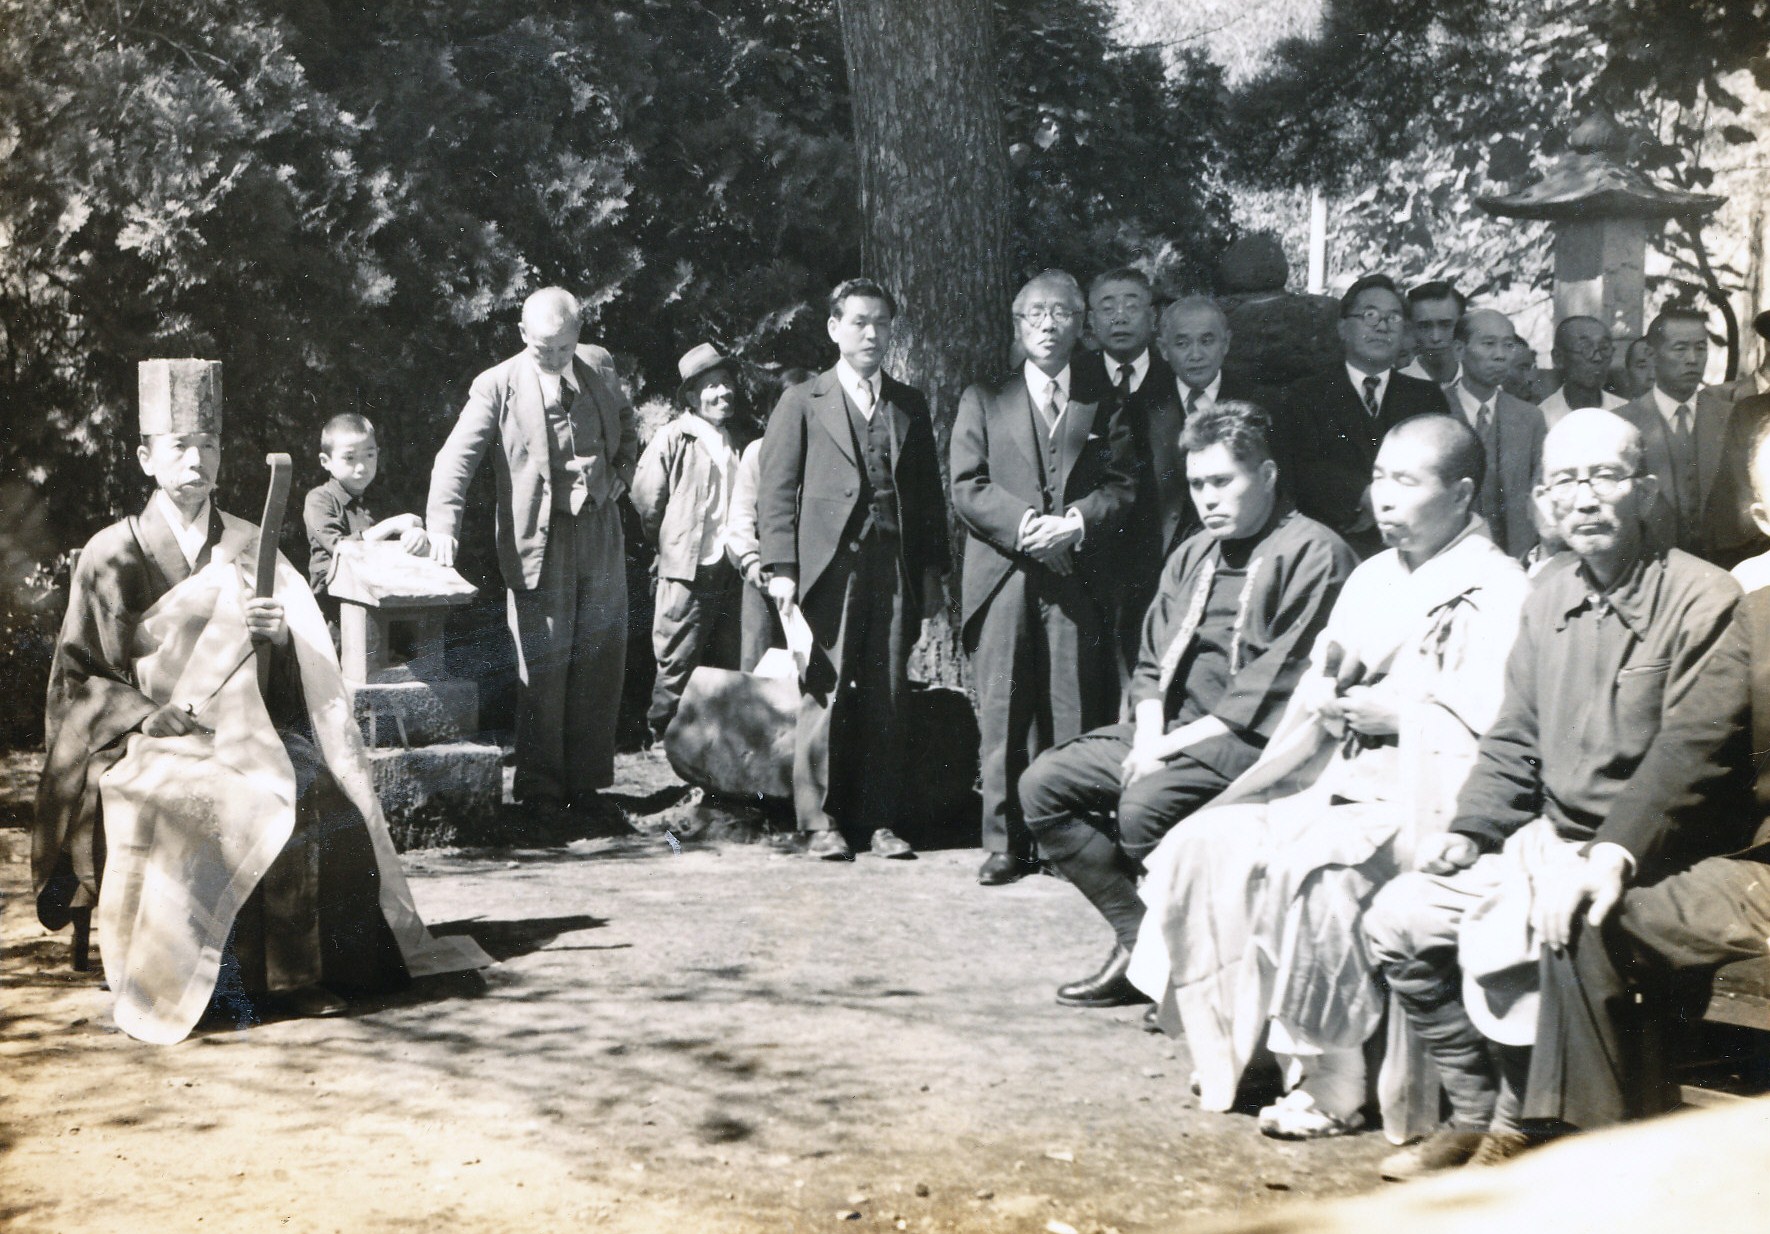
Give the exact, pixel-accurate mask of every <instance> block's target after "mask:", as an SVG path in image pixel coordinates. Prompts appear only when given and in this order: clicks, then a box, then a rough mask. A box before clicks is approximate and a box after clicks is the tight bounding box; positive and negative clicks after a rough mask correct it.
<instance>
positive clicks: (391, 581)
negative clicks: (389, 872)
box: [326, 540, 503, 848]
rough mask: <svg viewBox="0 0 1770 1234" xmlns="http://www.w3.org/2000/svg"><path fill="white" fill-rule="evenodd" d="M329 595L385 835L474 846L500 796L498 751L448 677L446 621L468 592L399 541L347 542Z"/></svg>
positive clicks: (461, 685)
mask: <svg viewBox="0 0 1770 1234" xmlns="http://www.w3.org/2000/svg"><path fill="white" fill-rule="evenodd" d="M326 589H327V591H328V592H330V593H331V595H332V597H333V598H334V599H336V600H337V601H338V602H339V627H340V629H339V633H340V642H341V648H340V653H341V654H340V657H339V659H340V662H341V665H342V667H343V669H344V681H345V685H346V686H347V687H348V689H349V691H350V695H351V702H352V706H353V707H354V708H355V711H356V718H357V723H358V725H359V726H360V727H361V728H362V731H363V738H364V740H365V741H366V742H367V744H368V746H369V766H370V768H371V770H372V771H373V772H374V777H375V790H376V793H377V794H378V795H379V796H380V798H381V809H382V812H383V813H384V814H385V815H386V816H387V825H388V829H389V830H390V831H391V832H392V833H393V837H394V840H395V842H396V843H397V844H398V845H399V847H401V848H415V847H421V846H427V845H432V844H439V843H462V842H471V841H473V840H474V839H477V838H479V837H480V836H482V835H484V834H485V833H486V831H487V830H488V829H489V828H490V826H491V824H492V822H493V819H494V816H495V814H496V812H497V809H498V803H499V801H500V799H501V796H502V786H503V780H502V771H501V761H502V751H500V750H499V748H498V747H497V746H495V745H488V744H485V743H482V742H479V741H477V740H476V739H475V734H476V731H477V729H478V728H479V693H478V690H477V689H476V688H475V687H474V684H473V682H471V681H464V680H461V679H459V678H454V677H450V676H449V673H448V669H447V666H446V665H445V663H444V660H443V619H444V617H445V616H446V615H447V613H448V611H449V609H450V608H453V607H455V606H457V605H461V604H466V603H468V602H469V601H470V600H472V599H473V595H474V591H475V588H474V586H473V584H471V583H469V582H468V581H467V580H466V579H464V578H462V577H461V576H460V575H459V574H457V573H456V572H455V571H454V570H451V569H450V568H448V567H447V566H442V565H438V564H437V563H436V562H434V561H432V560H430V559H429V558H428V557H415V556H412V555H410V554H408V553H406V552H405V550H403V549H402V548H400V546H399V545H398V544H396V543H392V542H388V541H382V542H378V543H369V544H366V543H364V542H362V541H360V540H343V541H340V542H339V544H338V550H337V565H336V568H335V570H334V572H333V575H332V579H331V581H330V582H329V583H328V584H327V585H326Z"/></svg>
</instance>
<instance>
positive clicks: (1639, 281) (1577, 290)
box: [1476, 112, 1727, 338]
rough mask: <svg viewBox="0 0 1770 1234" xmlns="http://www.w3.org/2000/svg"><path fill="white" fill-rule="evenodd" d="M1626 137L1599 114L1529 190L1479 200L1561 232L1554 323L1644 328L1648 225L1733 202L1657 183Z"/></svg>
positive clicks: (1572, 136)
mask: <svg viewBox="0 0 1770 1234" xmlns="http://www.w3.org/2000/svg"><path fill="white" fill-rule="evenodd" d="M1627 145H1628V138H1627V135H1626V134H1625V133H1624V132H1623V130H1622V128H1621V126H1619V125H1618V124H1617V122H1616V121H1615V120H1613V119H1612V118H1611V117H1610V116H1608V115H1606V114H1604V113H1602V112H1598V113H1595V114H1593V115H1591V116H1588V117H1587V118H1586V119H1585V120H1582V121H1581V122H1580V123H1579V124H1578V125H1576V126H1575V127H1574V130H1573V132H1571V133H1569V134H1568V137H1567V152H1566V153H1565V154H1563V155H1561V157H1560V158H1558V159H1556V160H1555V163H1554V165H1553V166H1551V167H1550V168H1549V170H1548V171H1547V172H1545V173H1544V174H1543V177H1542V179H1540V180H1538V181H1537V182H1536V183H1535V184H1533V185H1531V186H1530V187H1529V188H1527V189H1524V190H1523V191H1522V192H1518V193H1512V194H1509V195H1507V196H1503V197H1482V198H1478V199H1477V203H1476V204H1478V205H1479V206H1480V207H1481V208H1482V209H1483V210H1486V211H1487V212H1488V213H1489V214H1494V215H1499V216H1501V217H1505V218H1521V219H1547V220H1549V222H1550V223H1551V225H1552V231H1553V234H1554V237H1555V320H1556V321H1560V320H1561V319H1563V318H1565V317H1574V316H1586V317H1596V318H1597V319H1598V320H1599V321H1602V322H1603V323H1604V324H1605V326H1606V327H1607V328H1608V329H1609V330H1610V333H1611V335H1612V337H1617V338H1620V337H1631V338H1632V337H1635V336H1638V335H1639V334H1640V333H1641V327H1642V314H1643V308H1644V305H1643V299H1644V295H1643V293H1644V292H1645V282H1644V273H1645V263H1646V259H1647V226H1648V224H1649V223H1653V224H1655V226H1656V227H1659V226H1663V225H1664V223H1665V221H1666V220H1667V219H1673V218H1683V219H1690V220H1692V221H1694V220H1698V219H1702V218H1706V217H1708V216H1709V215H1711V214H1713V213H1714V212H1715V211H1716V210H1718V209H1720V208H1721V205H1722V203H1724V202H1725V201H1726V200H1727V199H1726V198H1725V197H1719V196H1716V195H1714V194H1712V193H1686V192H1684V191H1683V190H1681V189H1674V188H1666V187H1664V186H1662V185H1659V184H1656V183H1655V182H1654V181H1653V180H1652V179H1651V178H1649V177H1648V176H1647V175H1646V174H1644V173H1643V172H1640V171H1637V170H1636V169H1634V168H1632V167H1627V166H1624V165H1623V164H1622V163H1621V162H1620V160H1621V158H1622V157H1623V154H1624V152H1625V150H1626V148H1627Z"/></svg>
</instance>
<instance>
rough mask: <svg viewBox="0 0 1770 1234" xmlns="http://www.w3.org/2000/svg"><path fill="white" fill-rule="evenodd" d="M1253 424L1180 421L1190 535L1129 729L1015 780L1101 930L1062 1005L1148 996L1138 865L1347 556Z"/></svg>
mask: <svg viewBox="0 0 1770 1234" xmlns="http://www.w3.org/2000/svg"><path fill="white" fill-rule="evenodd" d="M1268 433H1269V421H1268V420H1267V417H1266V413H1265V412H1263V411H1261V410H1260V409H1259V408H1258V407H1255V406H1254V405H1253V404H1251V403H1242V402H1236V401H1233V400H1230V401H1225V402H1222V403H1218V404H1217V405H1216V406H1214V407H1212V408H1210V409H1209V410H1207V411H1202V412H1200V413H1199V414H1197V415H1195V416H1194V417H1192V418H1191V419H1189V420H1187V422H1186V427H1185V430H1184V431H1183V432H1182V433H1181V436H1180V446H1181V449H1182V450H1183V451H1184V452H1185V454H1186V476H1187V482H1188V484H1189V486H1190V489H1191V493H1192V501H1193V505H1194V506H1195V508H1196V509H1197V511H1198V515H1199V518H1200V520H1201V521H1202V522H1203V523H1204V530H1202V531H1200V532H1198V533H1197V534H1196V535H1193V536H1192V537H1190V538H1189V539H1187V540H1186V541H1184V542H1183V543H1181V545H1180V546H1179V547H1178V548H1176V549H1175V550H1174V553H1173V555H1172V556H1171V557H1169V558H1168V564H1167V566H1166V567H1165V568H1164V569H1163V571H1162V577H1161V583H1160V585H1159V586H1158V588H1157V590H1156V595H1155V599H1154V601H1153V602H1152V603H1151V604H1150V606H1149V612H1148V614H1147V616H1146V617H1145V618H1144V621H1143V649H1142V651H1141V653H1140V654H1139V656H1138V661H1137V667H1136V669H1135V670H1134V671H1133V673H1132V675H1131V686H1130V697H1131V702H1132V704H1133V707H1134V715H1135V719H1134V720H1133V722H1131V723H1129V724H1114V725H1110V726H1108V727H1105V728H1097V729H1095V730H1093V731H1092V732H1089V733H1084V734H1082V735H1081V736H1080V737H1077V738H1074V739H1073V740H1071V741H1067V742H1065V743H1063V744H1062V745H1060V746H1056V747H1054V748H1053V749H1050V750H1047V751H1046V752H1045V753H1043V754H1041V755H1040V756H1039V757H1038V759H1037V761H1035V762H1034V763H1033V765H1032V766H1031V767H1030V768H1028V769H1027V771H1026V774H1025V775H1023V776H1022V777H1021V780H1020V806H1021V810H1022V812H1023V813H1024V815H1025V817H1026V825H1027V827H1028V828H1029V829H1030V830H1031V831H1032V833H1033V836H1034V837H1035V838H1036V839H1037V840H1038V842H1039V851H1040V852H1042V853H1043V854H1044V856H1045V859H1046V860H1047V861H1050V862H1052V863H1053V864H1054V865H1056V866H1057V868H1058V869H1059V870H1061V871H1062V872H1063V874H1064V876H1065V877H1066V878H1068V879H1069V881H1070V882H1072V883H1074V884H1075V886H1076V889H1077V890H1078V891H1080V892H1081V893H1082V894H1083V895H1084V896H1086V897H1087V898H1088V901H1089V903H1091V904H1092V905H1093V906H1094V907H1095V909H1096V910H1098V911H1099V913H1100V915H1101V916H1102V917H1104V918H1106V921H1107V923H1108V924H1109V925H1110V926H1111V927H1112V930H1113V935H1114V945H1113V949H1112V952H1111V954H1110V955H1109V956H1108V957H1107V961H1106V964H1105V965H1104V967H1102V969H1101V970H1100V971H1099V972H1098V973H1096V974H1094V975H1093V976H1091V977H1088V978H1085V979H1083V980H1081V981H1077V982H1073V983H1071V984H1069V985H1066V986H1063V987H1061V988H1060V989H1059V990H1058V991H1057V1001H1058V1002H1060V1003H1062V1004H1064V1005H1065V1006H1069V1007H1114V1006H1121V1005H1124V1004H1128V1003H1138V1002H1146V1001H1148V1000H1147V998H1146V996H1145V995H1143V994H1142V993H1141V992H1139V991H1138V990H1137V988H1136V987H1135V986H1133V985H1132V984H1131V982H1130V980H1129V978H1128V977H1127V976H1126V969H1127V967H1128V965H1129V962H1130V954H1131V948H1132V947H1133V946H1134V945H1135V944H1136V942H1137V932H1138V928H1139V926H1140V925H1141V924H1142V921H1143V902H1142V901H1141V900H1139V899H1138V896H1137V886H1136V883H1135V881H1134V876H1135V872H1136V870H1137V869H1138V864H1139V863H1140V862H1141V861H1142V860H1143V858H1144V857H1147V856H1148V855H1149V854H1150V853H1151V852H1152V851H1154V849H1155V847H1156V845H1157V844H1159V843H1160V842H1161V839H1162V837H1163V836H1164V835H1166V834H1167V833H1168V831H1169V830H1170V829H1171V828H1173V827H1174V825H1175V824H1176V823H1178V822H1180V821H1181V820H1182V819H1184V818H1186V817H1187V816H1188V815H1190V814H1191V813H1192V812H1193V811H1194V810H1197V809H1198V808H1199V807H1200V806H1202V805H1204V804H1206V803H1207V802H1209V801H1210V800H1211V799H1213V798H1214V797H1216V796H1217V794H1218V793H1220V792H1222V791H1223V789H1224V788H1226V787H1227V786H1228V785H1229V783H1230V781H1232V780H1234V779H1235V778H1236V777H1237V776H1239V775H1240V774H1241V773H1242V772H1244V771H1246V770H1247V769H1248V768H1249V767H1251V766H1252V765H1253V763H1254V760H1256V759H1257V758H1259V756H1260V751H1261V749H1262V748H1263V747H1264V746H1265V744H1266V739H1267V738H1268V737H1270V736H1271V735H1272V730H1273V729H1274V727H1276V725H1277V723H1278V719H1279V716H1280V715H1281V714H1283V712H1284V709H1285V704H1286V703H1287V702H1288V701H1289V699H1290V696H1291V692H1292V690H1294V689H1295V688H1296V685H1297V681H1298V679H1299V678H1300V677H1301V676H1302V673H1303V670H1304V668H1305V667H1306V666H1307V665H1308V661H1309V650H1310V648H1311V647H1312V646H1313V645H1314V642H1315V637H1316V635H1317V634H1319V633H1320V632H1321V629H1322V626H1323V625H1324V624H1325V622H1326V621H1327V616H1328V613H1329V611H1330V610H1331V609H1332V608H1333V606H1334V599H1335V597H1336V596H1338V595H1339V592H1340V586H1341V584H1343V583H1344V582H1345V581H1346V578H1347V576H1348V575H1350V574H1351V573H1352V569H1353V567H1354V566H1356V565H1357V564H1358V559H1357V558H1356V557H1355V556H1353V554H1352V550H1351V549H1349V548H1348V547H1346V543H1345V541H1343V540H1341V539H1340V537H1339V536H1337V535H1335V534H1334V533H1333V532H1331V531H1329V530H1328V529H1327V528H1326V527H1324V526H1322V525H1321V524H1320V523H1318V522H1316V521H1315V520H1314V519H1311V518H1306V517H1305V516H1303V515H1301V514H1299V513H1297V511H1296V510H1295V509H1294V508H1293V507H1292V506H1291V505H1290V503H1289V502H1288V501H1285V500H1284V499H1283V498H1282V497H1280V495H1279V492H1278V467H1277V465H1276V464H1275V463H1274V462H1273V461H1272V453H1271V445H1270V440H1269V436H1268Z"/></svg>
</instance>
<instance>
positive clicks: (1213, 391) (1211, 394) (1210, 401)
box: [1174, 369, 1363, 407]
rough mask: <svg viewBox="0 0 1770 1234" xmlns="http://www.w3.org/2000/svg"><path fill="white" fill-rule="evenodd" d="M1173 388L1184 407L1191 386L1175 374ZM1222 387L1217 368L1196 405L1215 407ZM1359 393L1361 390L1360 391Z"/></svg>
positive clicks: (1190, 394)
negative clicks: (1178, 394) (1178, 393)
mask: <svg viewBox="0 0 1770 1234" xmlns="http://www.w3.org/2000/svg"><path fill="white" fill-rule="evenodd" d="M1174 388H1175V389H1176V390H1178V391H1179V392H1180V406H1181V407H1185V406H1186V400H1187V399H1189V398H1191V397H1192V387H1191V386H1189V385H1187V384H1186V379H1185V378H1184V377H1180V376H1176V377H1175V378H1174ZM1222 389H1223V370H1222V369H1218V370H1217V375H1216V376H1215V377H1213V378H1211V380H1210V382H1209V383H1208V384H1207V385H1206V386H1205V388H1204V389H1202V390H1200V391H1199V392H1198V405H1199V406H1200V407H1215V406H1216V405H1217V394H1218V391H1220V390H1222ZM1360 393H1363V392H1362V391H1360Z"/></svg>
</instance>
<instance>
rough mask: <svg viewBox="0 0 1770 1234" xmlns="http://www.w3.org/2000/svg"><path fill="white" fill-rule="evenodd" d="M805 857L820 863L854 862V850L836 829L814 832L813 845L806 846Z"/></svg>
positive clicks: (812, 834)
mask: <svg viewBox="0 0 1770 1234" xmlns="http://www.w3.org/2000/svg"><path fill="white" fill-rule="evenodd" d="M805 855H806V856H807V857H815V858H817V859H818V860H819V861H853V860H854V850H853V849H852V848H849V847H848V841H847V840H846V839H844V838H843V836H842V833H841V832H840V831H837V830H836V829H835V828H834V827H831V828H829V829H828V830H827V831H814V832H812V833H811V843H809V844H807V845H806V846H805Z"/></svg>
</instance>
